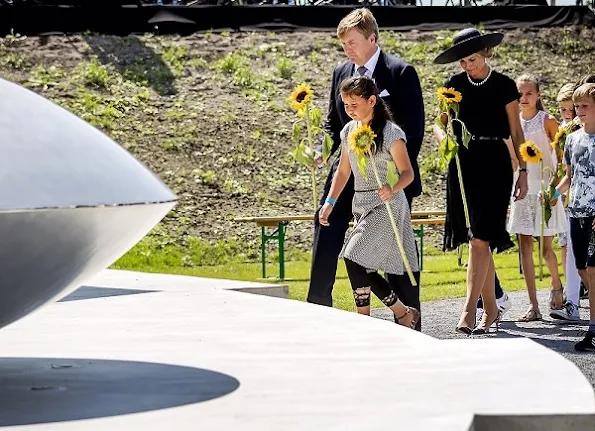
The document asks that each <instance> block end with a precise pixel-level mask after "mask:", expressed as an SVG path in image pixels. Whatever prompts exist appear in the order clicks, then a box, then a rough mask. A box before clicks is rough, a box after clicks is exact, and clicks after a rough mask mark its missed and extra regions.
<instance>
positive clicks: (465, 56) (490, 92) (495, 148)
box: [434, 28, 527, 335]
mask: <svg viewBox="0 0 595 431" xmlns="http://www.w3.org/2000/svg"><path fill="white" fill-rule="evenodd" d="M503 37H504V35H503V34H501V33H491V34H485V35H482V34H481V33H480V32H479V30H477V29H475V28H467V29H464V30H461V31H460V32H459V33H457V35H456V36H455V37H454V38H453V45H452V46H451V47H450V48H448V49H446V50H445V51H443V52H442V53H441V54H440V55H439V56H438V57H436V59H435V60H434V62H435V63H438V64H446V63H452V62H455V61H458V62H459V65H460V66H461V69H463V71H462V72H460V73H458V74H456V75H453V76H452V77H450V78H449V79H448V80H447V81H446V83H445V87H446V88H454V89H455V90H456V91H458V92H460V93H461V94H462V97H463V98H462V101H461V102H460V104H459V108H460V112H459V119H460V120H461V121H463V122H464V123H465V125H466V126H467V129H468V130H469V133H470V134H471V135H472V138H471V141H470V142H469V148H468V149H467V148H466V147H464V146H463V144H462V140H461V131H460V128H458V129H457V127H456V126H457V125H458V124H457V123H456V122H455V134H456V136H457V140H458V142H459V158H460V162H461V172H462V177H463V185H464V188H465V194H466V197H467V206H468V209H469V219H470V220H469V221H470V228H469V229H467V227H466V223H465V214H464V209H463V200H462V197H461V191H460V187H459V180H458V174H457V167H456V163H455V160H454V159H453V160H452V161H451V162H450V165H449V167H448V176H447V192H446V205H447V211H446V224H445V237H444V249H445V250H453V249H455V248H457V247H458V246H459V245H461V244H463V243H467V242H468V243H469V265H468V268H467V298H466V301H465V307H464V309H463V312H462V314H461V317H460V319H459V323H458V325H457V327H456V330H457V331H458V332H461V333H464V334H467V335H469V334H483V333H485V332H487V331H488V330H489V328H490V326H492V325H493V324H494V323H496V325H497V324H498V321H499V311H498V307H497V305H496V297H495V293H494V276H495V270H494V259H493V256H492V251H494V250H495V251H496V252H502V251H504V250H506V249H508V248H510V247H512V246H513V243H512V241H511V240H510V235H509V233H508V232H507V231H506V217H507V211H508V205H509V203H510V194H511V190H512V181H513V172H512V163H511V159H510V153H509V151H508V148H507V146H506V143H505V140H506V139H508V138H509V137H510V138H512V142H513V144H514V148H515V151H516V153H517V157H518V159H519V164H520V168H519V176H518V180H517V183H516V185H515V189H514V198H515V199H523V198H524V197H525V195H526V194H527V171H526V166H525V162H524V161H522V158H521V157H520V154H519V146H520V145H521V144H522V143H523V142H524V136H523V131H522V129H521V125H520V121H519V104H518V99H519V93H518V90H517V87H516V84H515V82H514V80H512V79H511V78H509V77H508V76H506V75H504V74H501V73H499V72H496V71H494V70H493V69H492V68H491V67H490V66H489V64H488V63H487V61H486V59H488V58H489V57H491V55H492V48H493V47H495V46H496V45H498V44H499V43H500V42H501V41H502V38H503ZM443 120H444V123H446V116H444V118H443ZM435 133H436V135H438V136H444V131H443V130H442V129H440V128H439V127H438V126H436V130H435ZM480 295H481V297H482V299H483V307H484V310H485V311H484V314H483V316H482V318H481V321H480V322H479V323H478V324H477V326H475V313H476V311H477V300H478V298H479V296H480Z"/></svg>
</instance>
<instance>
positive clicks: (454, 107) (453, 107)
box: [450, 103, 460, 118]
mask: <svg viewBox="0 0 595 431" xmlns="http://www.w3.org/2000/svg"><path fill="white" fill-rule="evenodd" d="M450 109H451V110H452V112H454V113H455V118H458V117H459V109H460V108H459V104H458V103H451V104H450Z"/></svg>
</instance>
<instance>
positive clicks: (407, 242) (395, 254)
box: [340, 121, 419, 275]
mask: <svg viewBox="0 0 595 431" xmlns="http://www.w3.org/2000/svg"><path fill="white" fill-rule="evenodd" d="M357 125H358V123H356V122H355V121H350V122H349V123H347V124H346V125H345V127H344V128H343V130H342V131H341V145H342V151H347V152H348V154H349V161H350V163H351V171H352V172H353V176H354V181H355V195H354V197H353V204H352V205H353V216H354V219H355V226H354V228H353V230H352V232H351V234H350V235H349V237H348V239H347V241H346V243H345V245H344V247H343V250H342V251H341V255H340V256H341V257H343V258H347V259H349V260H351V261H353V262H355V263H357V264H359V265H361V266H363V267H364V268H366V269H368V270H369V271H370V272H371V271H378V270H382V271H384V272H387V273H390V274H398V275H402V274H405V273H406V269H405V265H404V263H403V259H402V258H401V253H400V251H399V248H398V246H397V240H396V238H395V234H394V232H393V229H392V226H391V223H390V218H389V216H388V213H387V211H386V205H385V204H384V202H383V201H382V199H380V196H378V188H379V187H378V183H377V181H376V177H375V176H374V171H373V170H372V166H371V163H370V162H368V167H367V173H368V178H367V179H366V178H364V176H363V175H362V174H361V173H360V171H359V169H358V168H357V157H356V155H355V153H354V152H353V151H352V150H351V148H350V147H349V142H348V136H349V133H350V132H351V131H352V130H353V129H355V128H356V127H357ZM399 139H402V140H403V141H405V140H406V138H405V133H404V132H403V130H401V128H400V127H399V126H397V125H396V124H394V123H391V122H388V123H387V124H386V126H385V128H384V142H382V148H381V149H379V150H378V152H377V153H376V154H375V155H374V160H375V163H376V166H377V168H378V174H379V175H380V179H381V181H383V182H384V183H385V184H386V174H387V172H388V165H387V162H391V163H393V160H392V156H391V155H390V152H389V151H390V147H391V146H392V144H393V143H394V142H395V141H397V140H399ZM389 203H390V207H391V209H392V213H393V215H394V218H395V221H396V224H397V229H398V230H399V234H400V237H401V240H402V241H403V247H404V249H405V255H406V256H407V259H408V260H409V265H411V269H412V271H414V272H415V271H419V263H418V260H417V248H416V245H415V234H414V233H413V227H412V225H411V214H410V212H409V205H408V203H407V198H406V197H405V193H404V192H403V190H400V191H399V192H397V193H395V194H394V195H393V196H392V198H391V200H390V201H389Z"/></svg>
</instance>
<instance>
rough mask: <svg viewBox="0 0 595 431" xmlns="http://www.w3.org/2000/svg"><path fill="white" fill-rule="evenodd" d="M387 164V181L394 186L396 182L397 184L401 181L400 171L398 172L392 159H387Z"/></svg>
mask: <svg viewBox="0 0 595 431" xmlns="http://www.w3.org/2000/svg"><path fill="white" fill-rule="evenodd" d="M386 164H387V168H388V170H387V172H386V181H387V182H388V185H389V186H390V187H391V188H393V187H394V186H395V184H397V181H399V172H397V166H396V165H395V163H394V162H393V161H392V160H387V161H386Z"/></svg>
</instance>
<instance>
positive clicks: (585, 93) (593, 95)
mask: <svg viewBox="0 0 595 431" xmlns="http://www.w3.org/2000/svg"><path fill="white" fill-rule="evenodd" d="M581 99H591V101H592V102H593V103H595V84H591V83H588V84H583V85H581V86H580V87H578V88H577V89H576V90H574V94H573V95H572V101H573V102H574V103H576V102H578V101H579V100H581Z"/></svg>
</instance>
